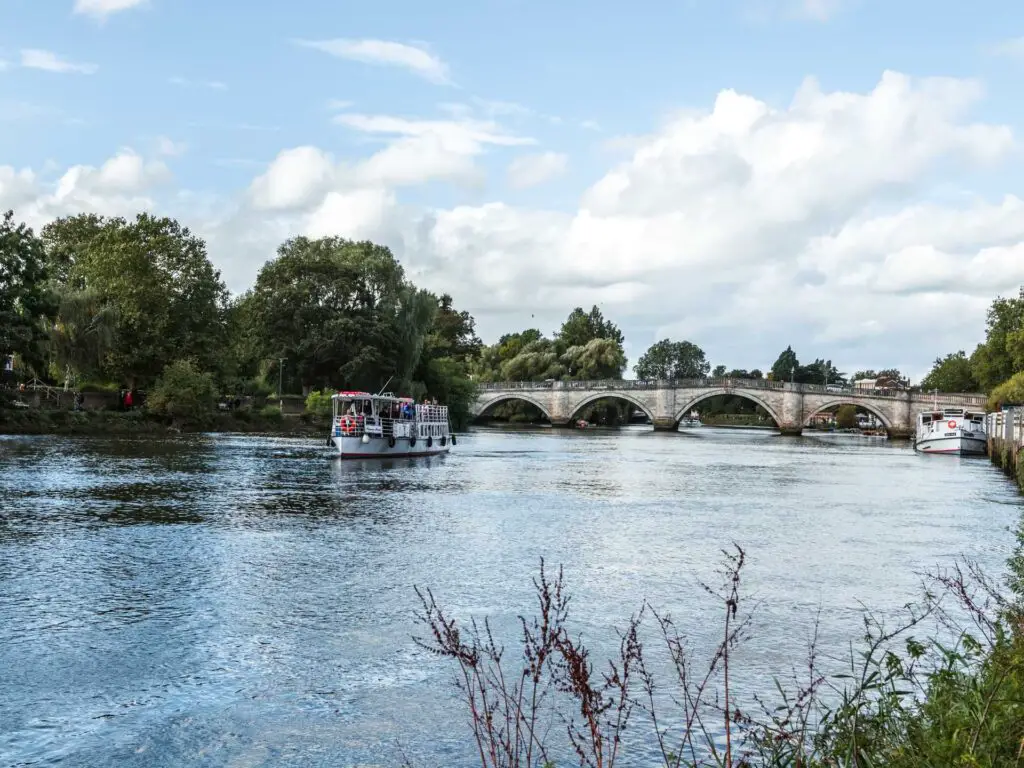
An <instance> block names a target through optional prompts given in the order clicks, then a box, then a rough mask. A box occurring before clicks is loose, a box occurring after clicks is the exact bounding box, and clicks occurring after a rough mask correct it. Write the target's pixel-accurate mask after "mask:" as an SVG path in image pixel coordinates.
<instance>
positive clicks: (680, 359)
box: [633, 339, 711, 380]
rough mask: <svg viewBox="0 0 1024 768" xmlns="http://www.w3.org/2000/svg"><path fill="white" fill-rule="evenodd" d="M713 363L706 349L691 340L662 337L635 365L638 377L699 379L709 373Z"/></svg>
mask: <svg viewBox="0 0 1024 768" xmlns="http://www.w3.org/2000/svg"><path fill="white" fill-rule="evenodd" d="M710 370H711V363H709V362H708V360H707V357H706V356H705V354H704V350H702V349H701V348H700V347H698V346H697V345H696V344H693V343H692V342H689V341H672V340H670V339H662V340H661V341H659V342H657V343H656V344H653V345H651V347H650V349H648V350H647V351H646V352H644V353H643V355H641V357H640V360H639V361H637V364H636V365H635V366H633V371H634V372H635V373H636V377H637V378H638V379H644V380H654V379H699V378H703V377H704V376H707V375H708V372H709V371H710Z"/></svg>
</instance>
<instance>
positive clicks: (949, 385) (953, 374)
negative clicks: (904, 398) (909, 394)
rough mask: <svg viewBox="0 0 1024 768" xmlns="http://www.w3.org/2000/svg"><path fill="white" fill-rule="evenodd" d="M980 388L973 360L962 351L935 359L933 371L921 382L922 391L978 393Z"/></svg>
mask: <svg viewBox="0 0 1024 768" xmlns="http://www.w3.org/2000/svg"><path fill="white" fill-rule="evenodd" d="M978 388H979V387H978V382H977V380H976V379H975V378H974V370H973V366H972V365H971V360H969V359H968V358H967V355H966V353H965V352H964V351H963V350H962V349H961V350H959V351H958V352H953V353H951V354H948V355H946V356H945V357H941V358H940V357H937V358H935V363H934V364H933V365H932V369H931V371H929V372H928V375H927V376H925V377H924V379H922V380H921V389H923V390H926V391H930V390H936V389H937V390H938V391H939V392H976V391H977V390H978Z"/></svg>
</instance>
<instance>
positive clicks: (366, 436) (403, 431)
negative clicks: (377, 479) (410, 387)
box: [329, 392, 455, 459]
mask: <svg viewBox="0 0 1024 768" xmlns="http://www.w3.org/2000/svg"><path fill="white" fill-rule="evenodd" d="M331 401H332V409H331V410H332V414H331V436H330V438H329V442H330V444H331V445H332V446H334V447H335V448H336V449H337V451H338V455H339V456H340V457H341V458H343V459H372V458H383V457H392V456H397V457H414V456H435V455H437V454H439V453H448V451H449V450H450V449H451V446H453V445H455V435H453V434H452V431H451V425H450V424H449V421H448V406H446V405H436V404H431V403H422V404H418V403H415V402H414V401H413V400H412V398H410V397H396V396H395V395H393V394H391V393H390V392H385V393H382V394H377V395H373V394H370V393H369V392H337V393H335V394H334V395H332V396H331Z"/></svg>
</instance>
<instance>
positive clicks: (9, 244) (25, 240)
mask: <svg viewBox="0 0 1024 768" xmlns="http://www.w3.org/2000/svg"><path fill="white" fill-rule="evenodd" d="M45 279H46V253H45V250H44V248H43V243H42V241H41V240H40V239H39V238H38V237H36V235H35V233H34V232H33V231H32V230H31V229H30V228H29V227H27V226H26V225H25V224H23V223H20V222H19V223H17V224H15V222H14V212H13V211H7V212H6V213H5V214H4V215H3V217H2V218H0V356H5V355H8V354H12V353H13V354H16V355H19V356H21V357H22V358H23V359H25V360H27V361H28V362H30V363H32V364H34V365H40V364H41V363H42V359H43V354H42V352H43V349H42V346H43V341H44V340H45V338H46V335H45V332H44V330H43V326H42V324H41V323H40V320H41V319H42V318H43V317H44V316H46V315H48V314H51V313H52V311H53V302H52V299H51V296H50V294H49V292H48V291H47V290H46V286H45Z"/></svg>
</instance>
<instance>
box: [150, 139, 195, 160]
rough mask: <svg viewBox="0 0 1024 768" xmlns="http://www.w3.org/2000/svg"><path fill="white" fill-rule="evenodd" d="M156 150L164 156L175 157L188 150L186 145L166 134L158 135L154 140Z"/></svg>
mask: <svg viewBox="0 0 1024 768" xmlns="http://www.w3.org/2000/svg"><path fill="white" fill-rule="evenodd" d="M156 151H157V153H158V154H161V155H164V156H166V157H177V156H179V155H183V154H185V152H186V151H188V145H187V144H185V143H183V142H180V141H174V140H173V139H169V138H167V137H166V136H158V137H157V140H156Z"/></svg>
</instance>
